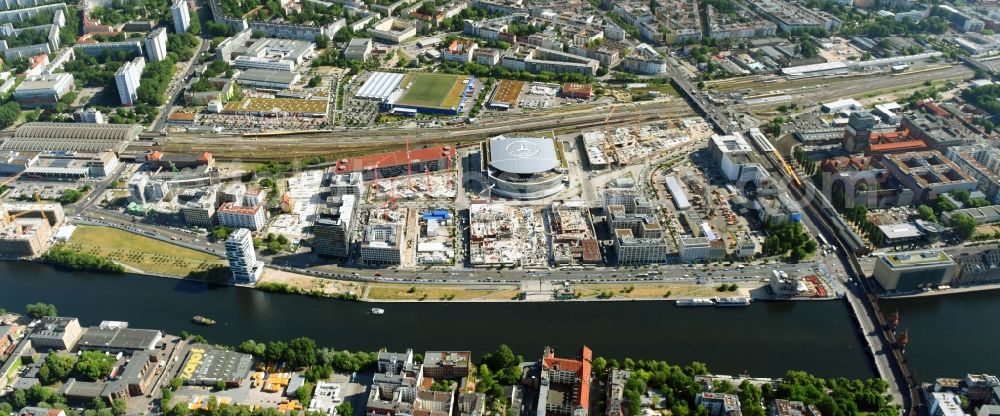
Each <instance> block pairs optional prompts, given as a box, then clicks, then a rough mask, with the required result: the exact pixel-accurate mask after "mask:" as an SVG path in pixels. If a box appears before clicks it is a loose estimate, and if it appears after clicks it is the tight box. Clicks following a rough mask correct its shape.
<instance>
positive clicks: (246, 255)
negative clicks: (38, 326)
mask: <svg viewBox="0 0 1000 416" xmlns="http://www.w3.org/2000/svg"><path fill="white" fill-rule="evenodd" d="M226 257H227V258H228V259H229V270H231V271H232V272H233V282H235V283H250V284H254V283H257V279H259V278H260V275H261V273H263V272H264V262H262V261H259V260H257V253H255V252H254V251H253V236H251V235H250V230H248V229H246V228H240V229H238V230H236V231H234V232H233V233H232V234H230V235H229V238H227V239H226Z"/></svg>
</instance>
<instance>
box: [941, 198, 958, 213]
mask: <svg viewBox="0 0 1000 416" xmlns="http://www.w3.org/2000/svg"><path fill="white" fill-rule="evenodd" d="M937 209H938V211H940V212H951V211H954V210H956V209H958V207H956V206H955V204H953V203H951V201H949V200H947V199H945V198H938V200H937Z"/></svg>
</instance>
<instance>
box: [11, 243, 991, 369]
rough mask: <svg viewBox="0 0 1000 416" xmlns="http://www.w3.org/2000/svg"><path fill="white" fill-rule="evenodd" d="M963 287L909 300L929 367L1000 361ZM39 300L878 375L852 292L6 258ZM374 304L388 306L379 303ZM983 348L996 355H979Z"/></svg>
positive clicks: (370, 334)
mask: <svg viewBox="0 0 1000 416" xmlns="http://www.w3.org/2000/svg"><path fill="white" fill-rule="evenodd" d="M965 298H966V297H964V296H963V297H962V298H961V299H959V298H952V297H948V298H938V299H935V300H934V301H933V302H932V303H933V306H926V305H927V304H926V303H925V302H924V301H923V300H921V301H916V302H900V309H901V310H902V311H903V312H902V314H903V319H904V325H907V326H908V327H909V328H910V329H911V339H912V340H914V341H915V342H914V344H916V343H923V342H925V340H927V339H928V338H932V337H929V336H927V335H922V334H931V333H937V334H938V335H939V338H940V339H937V340H933V341H931V340H928V341H926V343H925V344H922V345H920V347H916V346H915V347H913V348H912V351H913V354H914V359H913V361H914V363H913V364H914V366H915V367H917V368H918V374H921V376H923V377H930V376H929V374H933V376H935V377H936V376H946V375H961V374H964V372H972V371H980V372H982V371H992V372H994V373H997V372H1000V371H998V370H1000V368H998V365H997V362H998V360H1000V357H998V356H997V355H996V354H995V353H994V350H993V349H992V347H991V345H995V343H990V342H986V340H982V342H978V341H979V339H978V337H980V336H986V335H989V336H992V337H996V336H997V335H996V333H995V332H993V333H991V332H990V331H979V332H977V331H975V329H972V328H971V326H972V325H973V324H974V323H975V322H982V323H983V325H985V324H986V323H988V322H994V323H995V322H997V320H996V319H992V320H987V319H983V320H978V319H977V320H965V321H966V322H967V324H965V325H964V326H962V327H959V328H955V327H954V326H950V325H951V324H952V320H950V319H942V318H939V317H941V316H949V315H954V314H956V313H957V314H958V315H961V316H983V314H984V313H986V312H988V313H990V314H991V316H993V317H994V318H997V317H998V316H997V315H998V314H1000V312H998V311H997V309H998V308H995V307H990V305H989V302H987V301H986V300H988V296H980V295H975V296H973V297H972V298H973V300H972V301H965V300H964V299H965ZM980 298H982V299H980ZM953 299H954V300H953ZM32 302H47V303H53V304H55V305H56V306H57V307H58V309H59V313H60V315H63V316H76V317H79V318H80V319H81V320H82V323H83V324H84V325H96V324H97V323H99V322H100V321H102V320H121V321H129V322H130V323H131V325H132V326H133V327H136V328H156V329H161V330H164V331H166V332H170V333H175V334H176V333H180V332H181V331H188V332H191V333H197V334H200V335H203V336H205V337H206V338H208V340H209V341H210V342H217V343H224V344H236V343H239V342H240V341H242V340H245V339H256V340H279V339H290V338H294V337H297V336H303V335H305V336H309V337H311V338H314V339H316V341H317V343H318V344H319V345H322V346H329V347H334V348H337V349H350V350H376V349H379V348H383V347H385V348H389V349H391V350H400V349H405V348H413V349H414V350H416V351H424V350H448V349H452V350H455V349H457V350H471V351H473V353H474V354H481V353H483V352H486V351H492V350H494V349H496V347H497V345H499V344H501V343H506V344H508V345H510V346H511V348H513V349H514V350H515V351H516V352H517V353H518V354H522V355H524V356H525V357H526V358H528V359H531V358H534V357H536V356H538V355H540V354H541V352H542V349H543V348H544V347H545V346H546V345H550V346H553V347H554V348H556V351H557V353H558V352H560V351H561V352H563V353H564V354H566V355H572V354H573V353H574V352H575V351H576V350H577V349H578V348H579V346H580V345H582V344H586V345H588V346H590V347H591V348H592V349H593V350H594V352H595V354H597V355H601V356H605V357H608V358H619V359H621V358H624V357H626V356H628V357H632V358H635V359H657V360H666V361H669V362H671V363H677V364H686V363H689V362H691V361H702V362H704V363H706V364H708V367H709V369H710V370H711V371H713V372H715V373H720V374H736V373H742V372H749V373H750V374H751V375H754V376H769V377H774V376H780V375H782V374H784V372H785V371H787V370H789V369H798V370H805V371H809V372H811V373H814V374H817V375H820V376H824V377H851V378H861V377H864V378H867V377H872V376H874V375H875V374H874V370H873V369H872V368H873V367H872V363H871V359H870V358H869V357H868V354H867V352H866V351H865V349H864V348H865V347H864V345H863V344H862V341H861V339H860V338H859V337H858V336H857V330H856V329H855V326H854V322H853V318H852V317H851V316H850V313H849V311H848V308H847V306H846V304H845V303H843V302H841V301H828V302H783V303H755V304H754V305H752V306H750V307H747V308H698V307H695V308H678V307H675V306H673V304H672V303H667V302H654V301H646V302H623V301H612V302H586V303H585V302H565V303H475V304H472V303H390V304H383V305H375V304H369V303H357V302H345V301H337V300H332V299H316V298H311V297H306V296H299V295H285V294H275V293H265V292H262V291H258V290H253V289H246V288H236V287H229V286H207V285H204V284H201V283H197V282H188V281H182V280H173V279H164V278H155V277H148V276H140V275H101V274H94V273H66V272H61V271H57V270H55V269H53V268H50V267H48V266H45V265H39V264H32V263H20V262H0V308H6V309H8V310H12V311H23V309H24V305H25V304H27V303H32ZM893 305H895V303H894V304H893ZM373 306H380V307H382V308H384V309H386V313H385V314H384V315H380V316H376V315H371V314H369V313H368V312H369V309H370V308H371V307H373ZM194 315H204V316H207V317H210V318H212V319H215V320H217V321H218V322H219V323H218V324H217V325H215V326H211V327H202V326H198V325H195V324H192V323H191V322H190V319H191V317H192V316H194ZM934 328H938V329H940V330H939V331H937V332H934ZM970 329H971V330H970ZM944 334H947V336H944ZM956 338H958V339H956ZM962 340H965V342H961V341H962ZM970 344H971V345H970ZM955 351H960V353H959V354H957V355H958V357H954V359H953V357H947V358H946V357H945V356H943V355H942V354H949V355H951V354H954V353H955ZM916 357H919V360H917V359H916ZM977 359H982V360H985V361H986V362H985V365H984V366H978V367H977V366H975V365H974V364H975V363H976V362H977ZM959 373H961V374H959Z"/></svg>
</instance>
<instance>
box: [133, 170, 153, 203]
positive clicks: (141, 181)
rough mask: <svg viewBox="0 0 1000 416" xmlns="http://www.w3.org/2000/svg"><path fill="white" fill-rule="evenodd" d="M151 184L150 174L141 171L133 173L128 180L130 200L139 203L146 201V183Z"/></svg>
mask: <svg viewBox="0 0 1000 416" xmlns="http://www.w3.org/2000/svg"><path fill="white" fill-rule="evenodd" d="M147 184H149V176H148V175H146V174H145V173H142V172H139V173H136V174H135V175H132V177H131V178H129V180H128V200H129V202H135V203H137V204H145V203H146V185H147Z"/></svg>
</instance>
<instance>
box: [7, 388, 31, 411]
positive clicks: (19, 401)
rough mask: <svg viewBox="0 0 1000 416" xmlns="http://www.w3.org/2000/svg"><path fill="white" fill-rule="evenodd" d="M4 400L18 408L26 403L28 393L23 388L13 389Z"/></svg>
mask: <svg viewBox="0 0 1000 416" xmlns="http://www.w3.org/2000/svg"><path fill="white" fill-rule="evenodd" d="M6 400H7V403H10V404H11V406H14V407H16V408H18V409H20V408H22V407H25V406H27V405H28V394H27V393H26V392H25V391H24V390H20V389H17V390H14V391H13V392H12V393H11V394H10V396H8V398H7V399H6Z"/></svg>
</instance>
